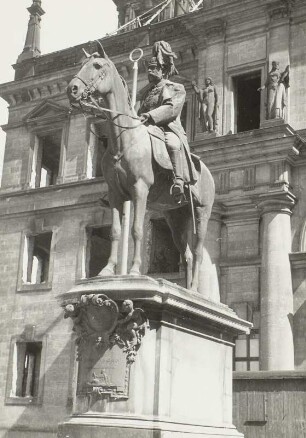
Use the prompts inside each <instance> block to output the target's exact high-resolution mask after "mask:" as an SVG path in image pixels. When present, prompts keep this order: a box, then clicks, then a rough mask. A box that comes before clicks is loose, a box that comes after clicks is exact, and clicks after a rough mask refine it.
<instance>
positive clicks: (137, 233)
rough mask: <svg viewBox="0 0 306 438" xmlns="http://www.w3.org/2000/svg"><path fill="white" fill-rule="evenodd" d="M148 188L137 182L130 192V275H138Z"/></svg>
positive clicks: (140, 181)
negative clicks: (131, 255) (132, 216)
mask: <svg viewBox="0 0 306 438" xmlns="http://www.w3.org/2000/svg"><path fill="white" fill-rule="evenodd" d="M148 192H149V189H148V186H147V185H146V183H145V182H144V181H143V180H141V179H140V180H138V181H137V183H136V184H135V186H134V187H133V190H132V199H133V204H134V222H133V226H132V236H133V240H134V257H133V263H132V267H131V270H130V274H131V275H140V265H141V258H142V257H141V242H142V237H143V223H144V217H145V213H146V206H147V197H148Z"/></svg>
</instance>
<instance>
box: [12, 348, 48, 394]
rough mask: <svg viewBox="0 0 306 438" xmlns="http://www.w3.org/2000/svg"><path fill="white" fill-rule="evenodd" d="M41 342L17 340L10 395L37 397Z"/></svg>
mask: <svg viewBox="0 0 306 438" xmlns="http://www.w3.org/2000/svg"><path fill="white" fill-rule="evenodd" d="M41 350H42V343H41V342H17V343H16V344H15V349H14V355H13V375H12V389H11V395H10V396H11V397H37V396H38V385H39V374H40V362H41Z"/></svg>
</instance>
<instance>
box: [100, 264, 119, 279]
mask: <svg viewBox="0 0 306 438" xmlns="http://www.w3.org/2000/svg"><path fill="white" fill-rule="evenodd" d="M112 275H115V272H114V270H113V269H111V268H107V267H106V266H105V268H103V269H102V271H101V272H99V274H98V277H109V276H112Z"/></svg>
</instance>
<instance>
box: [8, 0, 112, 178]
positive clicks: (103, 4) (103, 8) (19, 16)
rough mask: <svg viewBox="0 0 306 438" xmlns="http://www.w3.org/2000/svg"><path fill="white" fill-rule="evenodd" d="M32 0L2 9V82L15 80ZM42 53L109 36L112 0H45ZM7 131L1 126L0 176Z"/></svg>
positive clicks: (15, 1)
mask: <svg viewBox="0 0 306 438" xmlns="http://www.w3.org/2000/svg"><path fill="white" fill-rule="evenodd" d="M31 4H32V0H10V1H9V2H5V6H3V8H2V13H1V15H2V20H1V26H0V47H1V68H0V83H1V84H3V83H5V82H10V81H12V80H13V79H14V70H13V68H12V67H11V66H12V64H14V63H15V62H16V60H17V57H18V55H19V54H20V53H21V52H22V50H23V46H24V42H25V37H26V33H27V28H28V21H29V12H28V11H27V8H28V7H29V6H31ZM42 8H43V10H44V11H45V15H43V16H42V21H41V52H42V54H46V53H50V52H54V51H57V50H61V49H65V48H67V47H71V46H74V45H77V44H81V43H82V42H87V41H90V40H95V39H97V38H101V37H103V36H105V34H106V33H108V32H112V31H113V30H115V29H116V28H117V12H116V7H115V5H114V3H113V2H112V0H85V1H84V0H42ZM5 123H7V103H6V102H5V101H4V100H3V99H2V98H0V125H3V124H5ZM4 145H5V134H4V132H3V131H2V129H0V175H1V174H2V159H3V158H2V157H3V151H4Z"/></svg>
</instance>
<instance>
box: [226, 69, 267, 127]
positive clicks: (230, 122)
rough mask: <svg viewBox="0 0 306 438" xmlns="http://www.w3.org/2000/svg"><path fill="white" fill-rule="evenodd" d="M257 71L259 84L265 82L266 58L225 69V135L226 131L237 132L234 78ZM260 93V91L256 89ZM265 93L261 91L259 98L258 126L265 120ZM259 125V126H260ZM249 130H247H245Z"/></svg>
mask: <svg viewBox="0 0 306 438" xmlns="http://www.w3.org/2000/svg"><path fill="white" fill-rule="evenodd" d="M252 73H259V74H260V77H261V79H260V82H261V86H263V85H264V84H265V78H266V74H267V66H266V60H264V61H260V62H253V63H251V64H248V65H239V66H234V67H230V68H228V70H227V73H226V74H227V91H226V92H225V96H226V98H225V111H224V114H223V119H224V120H223V126H224V129H222V131H223V133H224V134H225V135H226V134H227V133H228V132H232V133H233V134H239V133H237V99H236V98H235V79H236V78H237V77H239V76H243V75H247V74H252ZM258 93H260V91H258ZM265 104H266V97H265V93H264V92H261V99H260V126H261V124H262V122H263V121H264V120H265ZM260 126H259V128H260ZM246 132H249V131H246Z"/></svg>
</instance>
